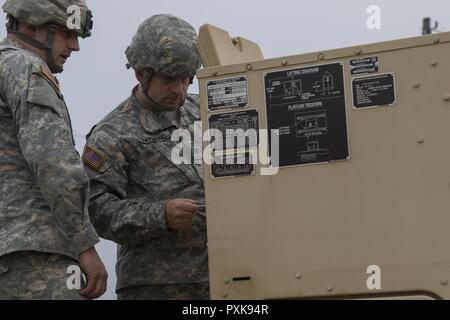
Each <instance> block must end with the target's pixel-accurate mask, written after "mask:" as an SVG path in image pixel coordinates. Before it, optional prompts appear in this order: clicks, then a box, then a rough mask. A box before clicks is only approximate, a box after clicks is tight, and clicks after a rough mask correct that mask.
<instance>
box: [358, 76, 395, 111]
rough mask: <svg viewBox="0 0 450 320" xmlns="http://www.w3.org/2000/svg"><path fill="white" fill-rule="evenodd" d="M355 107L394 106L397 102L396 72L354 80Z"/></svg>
mask: <svg viewBox="0 0 450 320" xmlns="http://www.w3.org/2000/svg"><path fill="white" fill-rule="evenodd" d="M352 90H353V108H355V109H362V108H374V107H383V106H392V105H394V104H395V103H396V98H395V81H394V74H393V73H387V74H380V75H376V76H368V77H361V78H355V79H353V80H352Z"/></svg>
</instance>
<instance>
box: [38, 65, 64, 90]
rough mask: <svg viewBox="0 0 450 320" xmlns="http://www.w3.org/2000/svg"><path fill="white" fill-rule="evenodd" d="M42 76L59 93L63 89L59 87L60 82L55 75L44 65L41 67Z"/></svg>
mask: <svg viewBox="0 0 450 320" xmlns="http://www.w3.org/2000/svg"><path fill="white" fill-rule="evenodd" d="M41 75H42V76H43V77H44V78H45V79H47V80H48V81H49V82H50V84H51V85H52V86H53V87H54V88H55V89H56V90H57V91H58V92H60V91H61V88H60V86H59V83H58V80H56V79H55V77H54V76H53V74H52V73H51V71H50V70H49V69H48V67H45V66H43V65H41Z"/></svg>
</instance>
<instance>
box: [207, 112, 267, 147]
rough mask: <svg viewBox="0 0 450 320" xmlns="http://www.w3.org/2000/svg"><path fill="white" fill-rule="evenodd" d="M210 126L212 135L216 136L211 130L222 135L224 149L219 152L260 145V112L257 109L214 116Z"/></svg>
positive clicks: (210, 117)
mask: <svg viewBox="0 0 450 320" xmlns="http://www.w3.org/2000/svg"><path fill="white" fill-rule="evenodd" d="M208 124H209V129H210V133H211V134H214V132H212V131H211V129H216V130H218V132H220V134H221V137H222V148H218V150H225V149H226V150H237V149H240V148H243V147H256V146H257V145H258V132H259V112H258V110H256V109H249V110H244V111H237V112H228V113H221V114H212V115H210V116H209V119H208ZM214 138H217V137H214ZM241 142H242V143H241Z"/></svg>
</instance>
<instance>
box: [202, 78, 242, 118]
mask: <svg viewBox="0 0 450 320" xmlns="http://www.w3.org/2000/svg"><path fill="white" fill-rule="evenodd" d="M206 92H207V95H208V111H210V112H214V111H223V110H229V109H235V108H242V107H246V106H247V105H248V83H247V77H237V78H228V79H220V80H213V81H208V82H207V84H206Z"/></svg>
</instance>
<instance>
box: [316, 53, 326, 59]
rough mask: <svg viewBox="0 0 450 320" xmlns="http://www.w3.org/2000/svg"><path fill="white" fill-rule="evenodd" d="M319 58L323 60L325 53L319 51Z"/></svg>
mask: <svg viewBox="0 0 450 320" xmlns="http://www.w3.org/2000/svg"><path fill="white" fill-rule="evenodd" d="M317 59H319V60H323V59H325V55H324V54H323V53H319V54H318V56H317Z"/></svg>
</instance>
